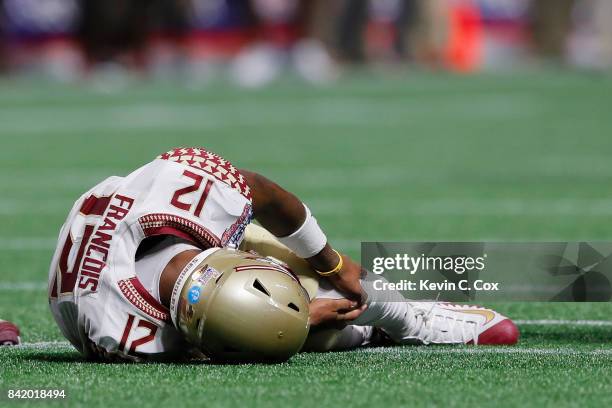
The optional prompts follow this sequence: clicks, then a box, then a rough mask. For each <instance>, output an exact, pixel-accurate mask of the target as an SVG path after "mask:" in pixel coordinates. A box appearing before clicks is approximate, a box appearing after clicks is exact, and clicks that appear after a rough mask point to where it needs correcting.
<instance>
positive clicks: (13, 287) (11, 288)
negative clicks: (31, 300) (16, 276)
mask: <svg viewBox="0 0 612 408" xmlns="http://www.w3.org/2000/svg"><path fill="white" fill-rule="evenodd" d="M46 289H47V283H46V282H0V292H21V291H28V290H46Z"/></svg>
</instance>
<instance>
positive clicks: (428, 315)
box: [400, 302, 519, 345]
mask: <svg viewBox="0 0 612 408" xmlns="http://www.w3.org/2000/svg"><path fill="white" fill-rule="evenodd" d="M408 305H409V306H410V308H411V309H412V313H408V315H407V316H406V318H407V319H408V322H407V323H408V325H407V326H408V328H409V329H408V333H405V334H404V336H402V339H401V341H400V342H401V343H403V344H410V343H412V344H474V345H512V344H516V342H517V341H518V338H519V331H518V328H517V327H516V325H515V324H514V323H513V322H512V320H510V319H508V318H507V317H505V316H503V315H501V314H499V313H497V312H495V311H493V310H491V309H485V308H483V307H479V306H470V305H458V304H454V303H444V302H409V303H408Z"/></svg>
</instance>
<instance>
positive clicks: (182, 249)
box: [49, 148, 518, 360]
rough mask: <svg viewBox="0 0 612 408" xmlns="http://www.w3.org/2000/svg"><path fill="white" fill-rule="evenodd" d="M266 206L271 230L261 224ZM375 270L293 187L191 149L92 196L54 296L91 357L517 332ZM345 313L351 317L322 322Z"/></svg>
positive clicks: (280, 351) (71, 220)
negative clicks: (380, 289)
mask: <svg viewBox="0 0 612 408" xmlns="http://www.w3.org/2000/svg"><path fill="white" fill-rule="evenodd" d="M253 215H254V217H255V219H257V221H258V222H259V223H260V224H261V225H262V226H263V227H265V229H264V228H261V227H257V226H255V225H251V226H248V225H249V223H250V222H251V219H252V218H253ZM247 226H248V228H247ZM245 236H246V237H245ZM237 248H240V249H237ZM365 274H366V272H365V271H363V270H362V268H361V267H360V266H359V265H358V264H357V263H355V262H353V261H352V260H351V259H349V258H348V257H346V256H344V255H341V254H340V253H338V252H337V251H336V250H334V249H333V248H332V247H331V246H330V244H329V243H328V242H327V239H326V237H325V234H324V233H323V231H322V230H321V229H320V228H319V226H318V224H317V221H316V220H315V218H314V217H313V216H312V214H311V213H310V211H309V210H308V208H307V207H306V206H305V205H304V204H302V202H301V201H300V200H299V199H298V198H297V197H295V196H294V195H293V194H291V193H289V192H287V191H285V190H283V189H282V188H281V187H279V186H278V185H276V184H274V183H272V182H271V181H269V180H267V179H266V178H264V177H262V176H260V175H258V174H255V173H252V172H249V171H244V170H243V171H238V170H237V169H236V168H235V167H234V166H232V164H231V163H230V162H228V161H227V160H224V159H222V158H221V157H219V156H217V155H215V154H213V153H210V152H208V151H206V150H204V149H199V148H185V149H175V150H172V151H170V152H168V153H164V154H162V155H161V156H159V157H158V158H157V159H155V160H154V161H152V162H151V163H149V164H147V165H145V166H143V167H141V168H139V169H137V170H135V171H134V172H132V173H131V174H129V175H128V176H126V177H110V178H108V179H106V180H104V181H102V182H101V183H100V184H98V185H97V186H95V187H94V188H92V189H91V190H90V191H88V192H87V193H85V194H84V195H83V196H81V198H80V199H79V200H78V201H77V202H76V203H75V205H74V206H73V208H72V210H71V211H70V213H69V215H68V218H67V220H66V222H65V224H64V226H63V227H62V230H61V232H60V236H59V240H58V247H57V249H56V251H55V254H54V256H53V260H52V263H51V267H50V270H49V303H50V307H51V311H52V313H53V316H54V318H55V320H56V322H57V323H58V325H59V327H60V329H61V331H62V333H63V334H64V336H65V337H66V338H67V339H68V340H69V341H70V342H71V343H72V344H73V345H74V346H75V347H76V348H77V349H78V350H79V351H80V352H81V353H83V354H84V355H85V356H87V357H91V358H94V357H101V358H105V359H115V358H126V359H131V360H140V359H146V358H189V357H192V356H201V355H202V353H204V354H205V355H206V356H208V357H212V358H217V359H225V360H227V359H230V360H284V359H287V358H289V357H290V356H291V355H293V354H294V353H296V352H297V351H299V350H300V349H302V350H314V351H326V350H338V349H346V348H351V347H357V346H360V345H366V344H371V343H375V342H376V340H377V339H378V338H379V337H380V334H381V333H384V334H385V336H388V338H390V339H391V340H392V341H393V342H395V343H397V344H407V343H411V344H462V343H472V344H514V343H516V341H517V339H518V331H517V329H516V326H515V325H514V324H513V323H512V322H511V321H510V320H508V319H507V318H505V317H504V316H501V315H500V314H498V313H496V312H494V311H491V310H488V309H483V308H478V307H474V306H460V305H452V304H446V303H428V302H408V301H406V300H405V299H404V298H402V297H401V295H400V294H399V293H395V292H393V293H391V297H390V298H389V297H384V298H380V294H377V293H376V291H374V290H373V289H372V288H371V287H370V284H369V282H368V281H367V280H365V279H364V278H365V277H366V276H365ZM296 275H297V276H296ZM387 295H389V294H387ZM338 321H341V322H350V324H349V325H346V326H344V327H342V328H331V329H322V328H323V327H326V325H329V324H330V323H338ZM310 326H313V328H319V330H315V329H313V330H310ZM309 333H310V334H309ZM307 336H308V338H307Z"/></svg>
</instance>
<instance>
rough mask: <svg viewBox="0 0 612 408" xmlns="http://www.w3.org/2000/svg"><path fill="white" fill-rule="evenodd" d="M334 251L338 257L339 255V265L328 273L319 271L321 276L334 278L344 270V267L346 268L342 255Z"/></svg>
mask: <svg viewBox="0 0 612 408" xmlns="http://www.w3.org/2000/svg"><path fill="white" fill-rule="evenodd" d="M332 251H334V252H335V253H336V255H338V265H336V267H335V268H334V269H332V270H330V271H327V272H321V271H317V273H318V274H319V276H332V275H335V274H337V273H338V272H340V271H341V270H342V267H343V266H344V260H343V259H342V255H340V252H338V251H336V250H335V249H332Z"/></svg>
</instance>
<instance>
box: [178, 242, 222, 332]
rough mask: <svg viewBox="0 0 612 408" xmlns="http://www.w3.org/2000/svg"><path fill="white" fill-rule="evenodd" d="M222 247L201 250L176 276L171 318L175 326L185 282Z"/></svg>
mask: <svg viewBox="0 0 612 408" xmlns="http://www.w3.org/2000/svg"><path fill="white" fill-rule="evenodd" d="M219 249H221V248H209V249H207V250H206V251H204V252H200V253H199V254H198V255H196V256H195V257H193V259H192V260H191V261H189V263H188V264H187V265H185V267H184V268H183V270H182V271H181V273H180V275H179V276H178V278H176V282H175V283H174V287H173V288H172V295H171V297H170V318H172V323H173V324H174V327H176V328H177V329H178V328H179V327H178V321H177V320H178V303H179V298H180V296H181V291H182V290H183V286H185V282H187V279H189V277H191V275H192V274H193V273H194V272H195V270H196V269H197V268H198V267H199V266H200V265H201V264H202V262H204V260H205V259H206V258H208V256H210V255H212V254H213V253H215V252H217V251H218V250H219Z"/></svg>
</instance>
